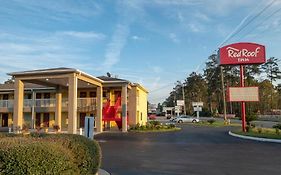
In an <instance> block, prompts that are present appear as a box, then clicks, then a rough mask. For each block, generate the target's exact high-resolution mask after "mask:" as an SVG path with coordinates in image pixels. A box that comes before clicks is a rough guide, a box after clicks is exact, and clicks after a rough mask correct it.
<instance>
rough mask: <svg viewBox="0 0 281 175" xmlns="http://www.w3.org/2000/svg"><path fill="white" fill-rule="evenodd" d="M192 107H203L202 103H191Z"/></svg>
mask: <svg viewBox="0 0 281 175" xmlns="http://www.w3.org/2000/svg"><path fill="white" fill-rule="evenodd" d="M192 106H193V107H194V106H203V102H192Z"/></svg>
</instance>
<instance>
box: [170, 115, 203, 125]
mask: <svg viewBox="0 0 281 175" xmlns="http://www.w3.org/2000/svg"><path fill="white" fill-rule="evenodd" d="M172 121H173V122H177V123H183V122H191V123H198V122H199V119H198V118H195V117H192V116H188V115H181V116H179V117H176V118H174V119H173V120H172Z"/></svg>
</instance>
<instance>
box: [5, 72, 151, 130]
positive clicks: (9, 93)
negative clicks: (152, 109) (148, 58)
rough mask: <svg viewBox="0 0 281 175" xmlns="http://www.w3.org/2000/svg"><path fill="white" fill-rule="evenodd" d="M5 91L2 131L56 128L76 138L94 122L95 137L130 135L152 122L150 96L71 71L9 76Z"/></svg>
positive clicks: (117, 82)
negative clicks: (112, 133)
mask: <svg viewBox="0 0 281 175" xmlns="http://www.w3.org/2000/svg"><path fill="white" fill-rule="evenodd" d="M8 75H11V76H12V78H13V79H14V82H12V83H10V84H1V85H0V128H2V129H3V128H7V127H11V126H13V128H15V127H17V128H22V127H23V126H24V125H25V126H28V127H30V128H32V129H34V128H36V127H47V128H48V127H50V128H51V127H53V125H58V126H59V127H60V128H61V129H62V130H67V131H68V132H69V133H76V132H77V129H79V128H84V120H85V116H93V117H94V118H95V128H96V132H102V131H104V130H105V129H110V128H112V127H116V128H119V129H120V130H122V131H123V132H126V131H127V127H128V126H130V125H136V124H138V123H139V124H142V125H145V124H146V122H147V94H148V91H147V90H146V89H145V88H144V87H143V86H141V85H140V84H137V83H131V82H129V81H127V80H124V79H118V78H113V77H108V76H100V77H94V76H92V75H89V74H87V73H85V72H82V71H80V70H77V69H72V68H54V69H42V70H30V71H23V72H13V73H9V74H8Z"/></svg>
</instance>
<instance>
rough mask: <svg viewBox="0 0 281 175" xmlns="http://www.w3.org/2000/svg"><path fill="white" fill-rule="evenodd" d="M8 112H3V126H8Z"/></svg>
mask: <svg viewBox="0 0 281 175" xmlns="http://www.w3.org/2000/svg"><path fill="white" fill-rule="evenodd" d="M8 119H9V116H8V114H2V127H8Z"/></svg>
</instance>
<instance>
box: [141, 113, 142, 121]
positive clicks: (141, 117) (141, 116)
mask: <svg viewBox="0 0 281 175" xmlns="http://www.w3.org/2000/svg"><path fill="white" fill-rule="evenodd" d="M141 121H142V112H141Z"/></svg>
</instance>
